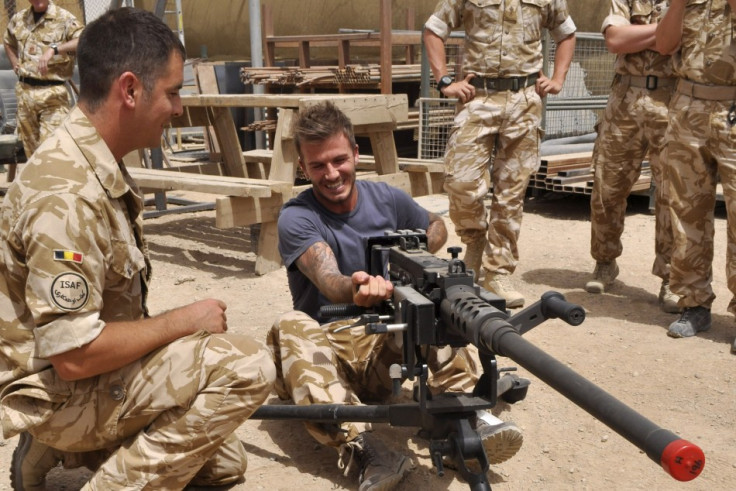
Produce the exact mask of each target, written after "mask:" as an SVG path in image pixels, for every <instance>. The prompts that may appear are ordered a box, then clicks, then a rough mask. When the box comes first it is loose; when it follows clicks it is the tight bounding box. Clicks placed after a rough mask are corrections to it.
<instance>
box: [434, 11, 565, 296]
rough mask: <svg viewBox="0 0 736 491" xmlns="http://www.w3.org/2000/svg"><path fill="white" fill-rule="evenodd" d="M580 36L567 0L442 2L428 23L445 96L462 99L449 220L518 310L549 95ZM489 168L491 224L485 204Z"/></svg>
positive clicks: (468, 256) (469, 258)
mask: <svg viewBox="0 0 736 491" xmlns="http://www.w3.org/2000/svg"><path fill="white" fill-rule="evenodd" d="M458 28H464V30H465V44H464V60H463V73H462V76H463V77H464V78H462V79H461V80H458V81H454V80H453V79H452V78H451V77H449V76H448V72H447V65H446V61H445V57H446V55H445V46H444V41H446V40H447V38H448V37H449V35H450V32H451V31H452V30H453V29H458ZM545 28H546V29H549V31H550V33H551V34H552V38H553V39H554V40H555V42H556V43H557V50H556V53H555V60H554V73H553V74H552V77H551V78H548V77H547V76H545V74H543V73H542V72H541V69H542V61H543V56H542V32H543V30H544V29H545ZM574 33H575V24H574V23H573V21H572V19H571V18H570V16H569V15H568V11H567V5H566V3H565V0H539V1H534V2H527V1H525V0H505V1H501V0H441V1H440V2H439V3H438V4H437V7H436V8H435V12H434V13H433V14H432V16H431V17H430V18H429V20H428V21H427V23H426V24H425V26H424V43H425V45H426V47H427V54H428V57H429V63H430V66H431V67H432V73H433V74H434V76H435V78H436V80H437V81H438V83H437V89H438V90H439V91H440V92H441V93H442V94H444V95H445V96H447V97H455V98H457V99H458V100H459V105H458V112H457V115H456V116H455V122H454V124H453V128H452V131H451V134H450V137H449V140H448V142H447V151H446V154H445V168H446V178H445V190H446V191H447V193H448V195H449V199H450V218H451V219H452V221H453V223H454V224H455V231H456V232H457V234H458V236H459V237H460V239H461V240H462V242H463V243H464V244H465V246H466V253H465V257H464V259H465V262H466V263H467V264H468V265H469V267H470V268H471V269H473V270H474V271H476V274H479V272H480V271H481V265H482V268H483V270H484V271H485V279H484V280H483V286H484V287H485V288H486V289H487V290H489V291H492V292H494V293H496V294H498V295H499V296H501V297H503V298H505V299H506V305H507V306H508V307H509V308H515V307H522V306H523V305H524V297H523V296H522V295H521V293H519V292H518V291H516V290H515V289H514V287H513V286H512V285H511V282H510V275H512V274H513V273H514V271H515V269H516V265H517V263H518V261H519V251H518V246H517V244H518V239H519V232H520V230H521V219H522V212H523V206H524V195H525V194H526V188H527V185H528V183H529V178H530V177H531V175H532V174H533V173H534V172H535V171H536V170H537V169H538V168H539V164H540V159H539V143H540V139H541V130H540V128H539V124H540V121H541V116H542V100H541V97H544V96H545V95H547V94H556V93H558V92H559V91H560V90H561V89H562V84H563V82H564V80H565V76H566V75H567V71H568V69H569V68H570V63H571V61H572V55H573V51H574V49H575V34H574ZM540 96H541V97H540ZM492 157H493V160H492V164H491V158H492ZM489 164H490V177H491V185H492V187H493V194H492V198H491V210H490V218H488V216H487V215H488V214H487V212H486V209H485V206H484V204H483V199H484V198H485V196H486V194H487V192H488V183H487V182H486V179H485V177H484V176H485V173H486V171H487V169H488V167H489Z"/></svg>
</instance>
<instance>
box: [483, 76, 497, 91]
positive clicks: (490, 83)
mask: <svg viewBox="0 0 736 491" xmlns="http://www.w3.org/2000/svg"><path fill="white" fill-rule="evenodd" d="M485 82H486V90H496V81H495V80H494V79H492V78H487V79H485Z"/></svg>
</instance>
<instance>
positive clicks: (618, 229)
mask: <svg viewBox="0 0 736 491" xmlns="http://www.w3.org/2000/svg"><path fill="white" fill-rule="evenodd" d="M673 88H674V87H673V86H670V87H660V88H657V89H655V90H648V89H646V88H639V87H627V85H626V84H622V83H620V82H615V83H614V86H613V88H612V90H611V95H610V96H609V99H608V104H607V105H606V109H605V112H604V113H603V117H602V118H601V121H600V123H599V124H598V125H597V127H596V130H597V132H598V136H597V138H596V142H595V145H594V148H593V169H594V175H593V192H592V194H591V197H590V222H591V234H590V254H591V256H593V259H595V260H596V261H597V262H610V261H613V260H614V259H616V258H617V257H619V256H620V255H621V252H622V251H623V245H622V243H621V234H623V231H624V217H625V215H626V199H627V198H628V196H629V194H630V193H631V189H632V187H633V186H634V184H635V183H636V181H637V179H638V178H639V174H640V173H641V164H642V160H643V159H644V158H645V157H646V156H647V152H649V165H650V167H651V171H652V180H653V182H654V191H655V203H654V216H655V227H654V264H653V265H652V273H653V274H654V275H656V276H659V277H660V278H662V279H664V280H667V279H669V274H670V258H671V256H672V242H673V239H672V221H671V220H670V210H669V204H668V198H667V186H665V185H663V182H662V175H663V171H662V166H663V162H662V159H661V154H662V152H663V150H664V136H665V132H666V131H667V106H668V104H669V100H670V96H671V94H672V90H673Z"/></svg>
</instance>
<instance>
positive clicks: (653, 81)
mask: <svg viewBox="0 0 736 491" xmlns="http://www.w3.org/2000/svg"><path fill="white" fill-rule="evenodd" d="M646 88H647V90H656V89H657V76H656V75H647V83H646Z"/></svg>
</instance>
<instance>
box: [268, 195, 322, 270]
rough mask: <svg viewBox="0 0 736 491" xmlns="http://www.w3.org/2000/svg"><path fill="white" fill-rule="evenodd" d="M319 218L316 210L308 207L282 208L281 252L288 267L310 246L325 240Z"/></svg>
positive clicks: (279, 224) (280, 223)
mask: <svg viewBox="0 0 736 491" xmlns="http://www.w3.org/2000/svg"><path fill="white" fill-rule="evenodd" d="M317 220H318V218H317V217H316V215H315V214H314V212H312V211H311V210H309V209H307V208H306V207H302V206H287V207H285V208H283V209H282V210H281V213H280V215H279V220H278V233H279V254H281V259H282V261H283V262H284V265H285V266H286V267H287V269H288V268H291V267H292V265H293V264H294V262H295V261H296V260H297V259H298V258H299V256H301V255H302V254H304V252H305V251H306V250H307V249H309V247H311V246H312V245H313V244H315V243H317V242H323V241H324V238H323V237H322V234H321V233H320V230H319V226H318V224H317Z"/></svg>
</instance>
